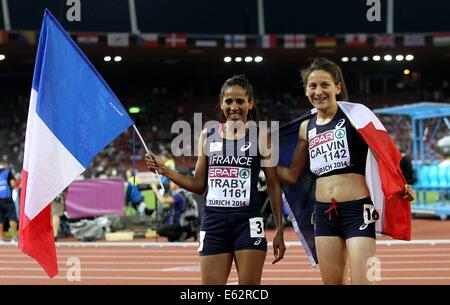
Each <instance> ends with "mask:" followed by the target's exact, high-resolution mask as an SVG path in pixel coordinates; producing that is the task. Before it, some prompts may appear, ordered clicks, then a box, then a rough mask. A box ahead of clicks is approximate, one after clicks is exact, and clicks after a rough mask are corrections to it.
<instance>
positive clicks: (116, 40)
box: [107, 33, 130, 47]
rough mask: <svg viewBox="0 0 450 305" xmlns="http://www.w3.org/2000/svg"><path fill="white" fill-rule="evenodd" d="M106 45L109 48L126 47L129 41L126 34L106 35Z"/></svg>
mask: <svg viewBox="0 0 450 305" xmlns="http://www.w3.org/2000/svg"><path fill="white" fill-rule="evenodd" d="M107 43H108V46H110V47H128V46H129V45H130V39H129V34H128V33H108V35H107Z"/></svg>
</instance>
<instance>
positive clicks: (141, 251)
mask: <svg viewBox="0 0 450 305" xmlns="http://www.w3.org/2000/svg"><path fill="white" fill-rule="evenodd" d="M430 251H433V252H446V251H447V252H450V247H448V248H435V246H431V247H428V248H413V249H411V248H410V247H409V246H406V247H405V246H402V248H395V249H394V248H386V247H382V248H377V253H379V252H430ZM6 252H8V253H18V254H22V252H20V251H19V250H18V249H13V248H11V249H2V253H6ZM123 252H126V253H138V254H152V255H154V254H171V253H176V254H181V253H186V254H188V253H195V254H197V251H196V250H192V249H189V250H185V249H179V250H161V249H137V250H136V249H129V250H128V249H127V250H123V249H117V248H115V249H104V248H99V249H69V248H66V249H57V254H67V253H98V254H100V253H101V254H103V253H105V254H108V253H123ZM288 253H305V250H303V249H289V251H288Z"/></svg>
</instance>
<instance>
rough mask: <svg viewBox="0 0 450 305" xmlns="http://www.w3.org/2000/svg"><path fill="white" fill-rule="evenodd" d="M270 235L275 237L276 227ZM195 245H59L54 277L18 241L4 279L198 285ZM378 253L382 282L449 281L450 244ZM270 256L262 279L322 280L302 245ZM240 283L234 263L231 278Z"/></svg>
mask: <svg viewBox="0 0 450 305" xmlns="http://www.w3.org/2000/svg"><path fill="white" fill-rule="evenodd" d="M267 235H268V238H269V240H270V241H271V240H272V236H273V232H271V231H269V232H267ZM285 239H286V241H298V240H297V238H296V236H295V232H293V231H292V229H287V230H286V234H285ZM383 239H385V238H383ZM413 239H416V240H417V239H421V240H423V239H449V240H450V221H440V220H413ZM141 241H149V240H141ZM158 241H162V240H161V238H160V239H159V240H158ZM196 250H197V249H196V247H193V246H189V247H175V246H167V247H145V248H144V247H139V246H133V243H132V242H130V246H126V247H99V248H94V247H86V248H82V247H76V248H68V247H59V248H57V252H58V263H59V274H58V276H57V277H55V278H54V279H49V278H48V277H47V275H46V274H45V273H44V271H43V270H42V269H41V267H40V266H39V265H38V264H37V263H36V262H35V261H34V260H33V259H31V258H29V257H28V256H26V255H24V254H23V253H21V252H20V251H19V250H18V249H17V247H15V246H1V247H0V284H103V285H108V284H113V285H117V284H125V285H126V284H130V285H136V284H149V285H169V284H170V285H196V284H201V282H200V271H199V260H198V256H197V252H196ZM377 257H378V258H379V259H380V261H381V266H380V267H381V269H380V276H381V280H380V281H379V282H378V283H379V284H426V285H436V284H450V244H445V245H395V246H394V245H392V246H385V245H379V246H377ZM70 258H76V259H79V262H80V267H81V269H80V281H70V280H69V279H70V276H71V275H72V276H73V275H75V273H74V272H73V267H72V266H73V265H71V264H70V263H69V262H70V260H69V259H70ZM271 260H272V248H271V247H270V248H269V251H268V255H267V259H266V265H265V267H264V272H263V279H262V284H266V285H306V284H321V281H320V274H319V272H318V271H315V270H312V269H311V267H310V264H309V262H308V260H307V257H306V254H305V252H304V250H303V248H302V247H299V246H291V247H288V249H287V252H286V256H285V259H284V260H283V261H281V262H280V263H278V264H276V265H272V264H271ZM68 275H69V277H68ZM236 283H237V274H236V270H235V268H234V267H233V268H232V271H231V275H230V278H229V281H228V284H236Z"/></svg>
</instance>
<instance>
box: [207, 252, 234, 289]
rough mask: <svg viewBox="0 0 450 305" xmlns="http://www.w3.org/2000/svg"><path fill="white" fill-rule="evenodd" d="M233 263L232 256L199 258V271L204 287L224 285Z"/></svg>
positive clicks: (223, 254) (228, 254) (229, 254)
mask: <svg viewBox="0 0 450 305" xmlns="http://www.w3.org/2000/svg"><path fill="white" fill-rule="evenodd" d="M232 263H233V254H232V253H231V252H230V253H221V254H214V255H205V256H200V270H201V274H202V283H203V284H204V285H225V284H226V283H227V279H228V275H229V274H230V270H231V265H232Z"/></svg>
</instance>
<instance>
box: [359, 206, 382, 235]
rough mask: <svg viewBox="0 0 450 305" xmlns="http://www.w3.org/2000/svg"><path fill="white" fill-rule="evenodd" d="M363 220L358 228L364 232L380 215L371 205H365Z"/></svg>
mask: <svg viewBox="0 0 450 305" xmlns="http://www.w3.org/2000/svg"><path fill="white" fill-rule="evenodd" d="M363 218H364V224H362V225H361V226H360V227H359V229H360V230H364V229H365V228H367V226H368V225H369V224H371V223H374V222H376V221H377V220H378V219H379V218H380V214H378V211H377V210H376V209H375V206H374V205H373V204H365V205H364V206H363Z"/></svg>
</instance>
